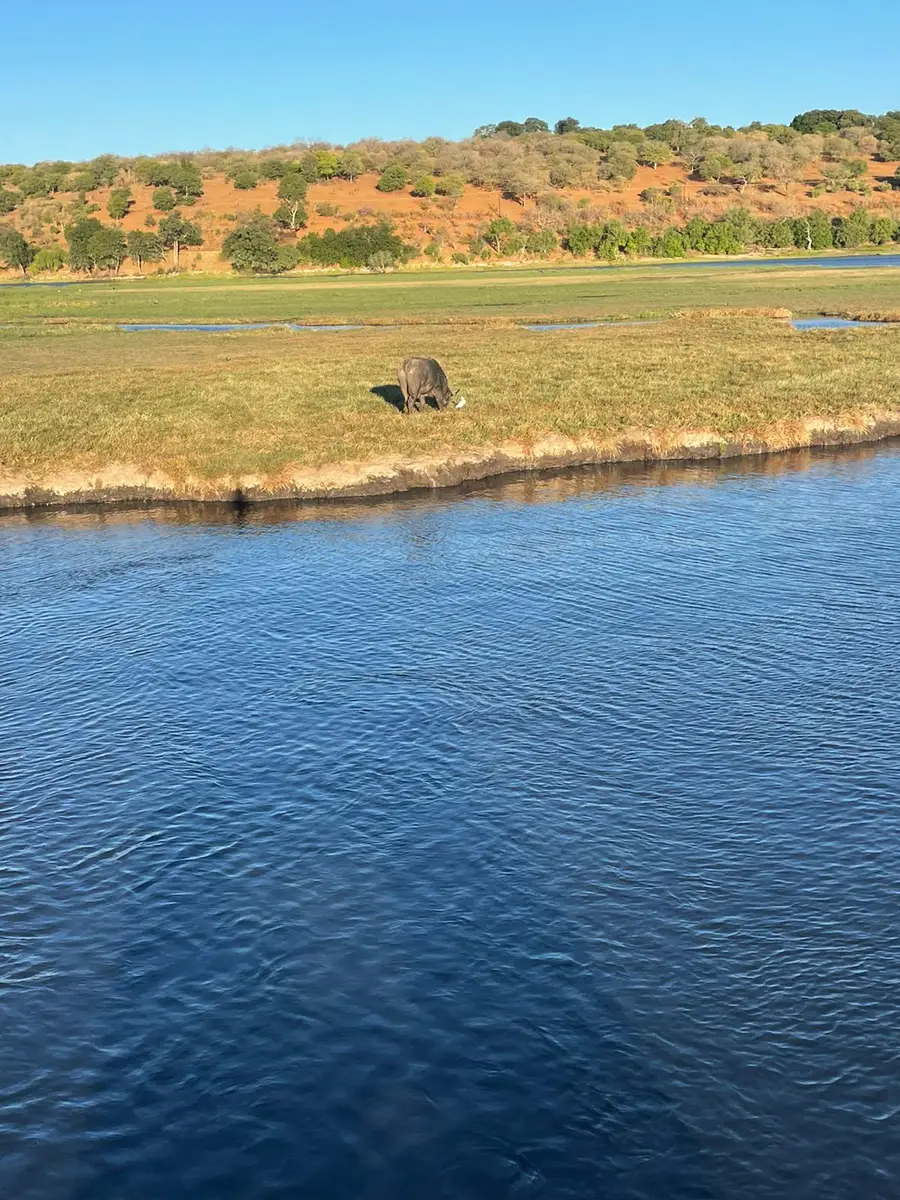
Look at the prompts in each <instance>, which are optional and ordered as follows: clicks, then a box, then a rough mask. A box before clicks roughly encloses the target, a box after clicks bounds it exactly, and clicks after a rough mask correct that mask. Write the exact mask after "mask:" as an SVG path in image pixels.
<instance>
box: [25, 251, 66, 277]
mask: <svg viewBox="0 0 900 1200" xmlns="http://www.w3.org/2000/svg"><path fill="white" fill-rule="evenodd" d="M68 261H69V256H68V254H66V252H65V250H63V249H62V247H61V246H48V247H46V248H45V249H43V250H38V252H37V254H36V255H35V256H34V259H33V260H32V263H31V269H32V271H59V270H60V269H61V268H62V267H64V266H65V265H66V263H67V262H68Z"/></svg>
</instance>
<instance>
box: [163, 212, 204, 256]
mask: <svg viewBox="0 0 900 1200" xmlns="http://www.w3.org/2000/svg"><path fill="white" fill-rule="evenodd" d="M158 233H159V238H160V241H161V242H162V244H163V246H165V248H166V249H167V250H171V251H172V265H173V266H174V267H175V269H176V270H177V269H178V256H179V253H180V251H181V247H182V246H202V245H203V235H202V234H201V232H200V230H199V229H198V228H197V226H196V225H194V224H193V223H192V222H191V221H185V219H184V217H183V216H182V215H181V213H179V212H173V213H172V214H171V216H168V217H163V219H162V220H161V221H160V223H159V229H158Z"/></svg>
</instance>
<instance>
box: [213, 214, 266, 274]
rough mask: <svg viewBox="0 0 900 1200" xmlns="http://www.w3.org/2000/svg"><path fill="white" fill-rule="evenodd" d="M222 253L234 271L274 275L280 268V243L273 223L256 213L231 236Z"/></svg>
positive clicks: (227, 239) (227, 238)
mask: <svg viewBox="0 0 900 1200" xmlns="http://www.w3.org/2000/svg"><path fill="white" fill-rule="evenodd" d="M222 253H223V254H224V255H225V257H226V258H227V259H229V260H230V262H231V267H232V270H234V271H242V272H253V273H255V274H262V273H272V272H273V271H275V270H276V268H277V265H278V242H277V241H276V240H275V235H274V230H273V228H272V222H271V221H270V220H269V219H268V217H264V216H263V215H262V214H261V213H254V215H253V216H252V217H250V218H248V220H246V221H244V222H243V223H242V224H241V225H238V226H237V228H236V229H233V230H232V231H231V233H229V234H228V236H227V237H226V238H225V240H224V241H223V242H222Z"/></svg>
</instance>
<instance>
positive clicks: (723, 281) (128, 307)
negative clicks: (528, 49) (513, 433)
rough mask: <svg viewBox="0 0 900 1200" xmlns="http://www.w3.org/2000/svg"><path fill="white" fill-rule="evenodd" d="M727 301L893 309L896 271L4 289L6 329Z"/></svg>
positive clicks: (516, 313) (461, 275) (899, 282)
mask: <svg viewBox="0 0 900 1200" xmlns="http://www.w3.org/2000/svg"><path fill="white" fill-rule="evenodd" d="M726 306H736V307H742V308H745V307H753V308H759V307H764V308H773V307H785V308H789V309H791V310H792V311H793V312H795V313H797V314H812V313H819V312H844V311H851V312H855V311H862V310H866V311H870V312H872V311H879V310H883V309H886V308H887V309H897V308H900V269H892V268H880V269H876V270H865V269H856V268H845V269H841V270H834V269H823V268H821V267H815V266H810V267H783V266H778V265H766V266H758V267H757V266H753V267H748V266H743V267H728V266H723V265H718V266H707V265H702V266H693V267H686V266H684V265H672V266H668V265H665V266H658V265H654V266H622V267H614V268H602V267H599V268H590V267H566V268H546V269H517V268H513V269H509V270H502V269H494V270H491V271H481V272H478V271H434V272H424V271H422V272H406V273H398V274H394V275H385V276H377V275H324V276H316V277H310V276H297V277H288V278H280V279H241V278H227V277H226V278H200V279H197V278H184V279H171V278H150V279H147V280H144V281H141V280H133V281H131V280H122V281H119V282H111V283H105V282H104V283H84V284H81V283H76V284H73V285H72V286H67V287H5V288H0V325H2V324H18V323H23V322H24V323H28V324H34V323H36V324H41V323H44V322H47V321H54V320H56V321H58V320H67V321H78V322H97V321H100V322H113V321H137V322H141V321H143V322H166V321H200V322H204V321H256V320H273V321H291V320H293V321H301V322H304V321H306V322H313V323H315V322H323V323H327V322H351V323H355V322H363V323H365V322H382V323H386V322H400V323H403V322H421V321H425V322H429V323H438V322H444V321H467V320H472V321H482V322H484V321H494V322H497V321H504V322H512V321H519V320H565V319H569V318H571V319H575V320H587V319H590V318H596V317H600V318H603V317H607V318H609V317H613V318H614V317H636V316H647V315H665V314H670V313H674V312H678V311H681V310H685V309H691V308H706V307H717V308H723V307H726Z"/></svg>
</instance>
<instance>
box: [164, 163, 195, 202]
mask: <svg viewBox="0 0 900 1200" xmlns="http://www.w3.org/2000/svg"><path fill="white" fill-rule="evenodd" d="M163 182H165V180H164V181H163ZM168 182H169V183H170V184H171V185H172V187H173V188H174V189H175V195H176V196H177V197H178V199H179V200H186V199H188V198H191V199H197V198H198V197H200V196H202V195H203V176H202V175H201V174H200V171H199V169H198V168H197V167H195V166H194V164H193V163H192V162H188V161H187V159H182V160H181V162H180V163H178V164H177V165H176V166H175V167H173V168H172V169H171V170H170V171H169V180H168Z"/></svg>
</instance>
